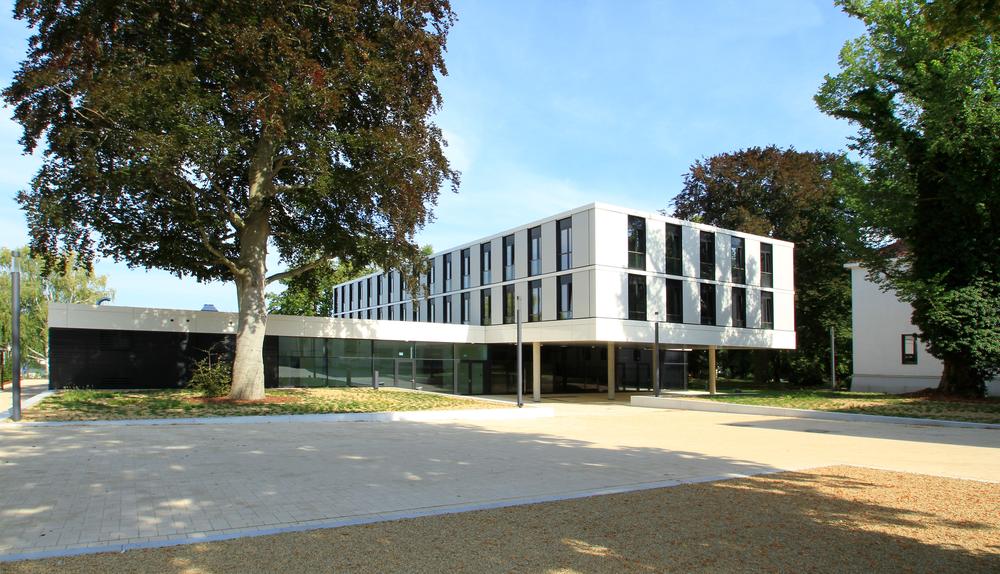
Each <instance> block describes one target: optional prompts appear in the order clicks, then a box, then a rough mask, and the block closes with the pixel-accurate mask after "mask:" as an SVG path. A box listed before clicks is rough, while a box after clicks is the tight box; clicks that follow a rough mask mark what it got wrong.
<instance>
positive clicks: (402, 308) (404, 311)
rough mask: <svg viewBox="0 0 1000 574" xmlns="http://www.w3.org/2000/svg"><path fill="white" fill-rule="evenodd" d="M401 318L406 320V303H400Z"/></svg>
mask: <svg viewBox="0 0 1000 574" xmlns="http://www.w3.org/2000/svg"><path fill="white" fill-rule="evenodd" d="M399 320H400V321H405V320H406V303H400V304H399Z"/></svg>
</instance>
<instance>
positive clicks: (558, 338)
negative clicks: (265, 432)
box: [49, 204, 795, 396]
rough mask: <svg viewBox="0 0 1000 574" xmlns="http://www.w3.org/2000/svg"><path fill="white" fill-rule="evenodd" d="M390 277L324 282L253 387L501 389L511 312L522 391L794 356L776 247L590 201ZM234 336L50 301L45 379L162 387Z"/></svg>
mask: <svg viewBox="0 0 1000 574" xmlns="http://www.w3.org/2000/svg"><path fill="white" fill-rule="evenodd" d="M405 283H406V282H405V281H404V279H403V277H402V276H401V275H400V273H398V272H396V271H388V272H379V273H373V274H371V275H368V276H365V277H361V278H359V279H356V280H353V281H350V282H348V283H344V284H342V285H338V286H337V287H336V288H335V290H334V309H335V314H334V317H330V318H320V317H286V316H271V317H270V318H269V319H268V325H267V337H266V339H265V345H264V362H265V373H266V379H267V382H266V384H267V385H268V386H272V387H273V386H347V385H353V386H357V385H364V386H367V385H370V384H371V383H372V380H373V379H374V378H376V376H377V377H378V379H379V382H380V383H381V384H385V385H394V386H399V387H405V388H417V389H424V390H434V391H441V392H450V393H459V394H502V393H513V392H516V380H517V368H516V356H517V353H516V345H515V342H516V337H517V331H516V314H515V312H516V307H517V306H516V302H517V301H520V306H519V309H520V314H521V320H522V322H523V325H522V332H523V344H524V347H523V356H524V365H523V369H524V370H523V372H522V375H523V380H524V382H525V391H526V392H528V393H534V394H535V396H538V395H539V394H540V393H546V392H554V393H559V392H567V393H572V392H585V391H601V392H604V391H606V392H608V393H609V394H613V393H614V392H615V391H616V390H645V389H650V388H652V387H653V380H652V373H653V372H658V373H659V377H660V384H661V386H663V387H667V388H669V387H684V386H685V385H686V381H687V355H688V351H690V350H692V349H709V350H714V349H717V348H744V349H750V348H770V349H792V348H795V318H794V284H793V245H792V244H790V243H788V242H784V241H780V240H777V239H771V238H766V237H760V236H755V235H750V234H746V233H739V232H735V231H729V230H724V229H719V228H716V227H712V226H708V225H702V224H698V223H692V222H686V221H681V220H677V219H674V218H670V217H665V216H662V215H659V214H654V213H642V212H638V211H635V210H629V209H625V208H620V207H614V206H610V205H605V204H590V205H586V206H583V207H580V208H577V209H573V210H570V211H566V212H564V213H561V214H558V215H555V216H553V217H549V218H546V219H543V220H539V221H535V222H532V223H529V224H526V225H523V226H519V227H516V228H514V229H510V230H507V231H505V232H503V233H497V234H494V235H490V236H486V237H483V238H481V239H478V240H476V241H473V242H470V243H467V244H464V245H459V246H457V247H455V248H453V249H449V250H446V251H442V252H439V253H435V254H434V255H433V256H432V257H431V258H430V261H429V265H428V268H427V272H426V273H425V274H424V275H423V276H422V277H421V283H422V289H421V291H420V292H419V293H417V294H416V296H414V294H412V293H409V292H407V290H406V287H405ZM235 325H236V317H235V314H231V313H217V312H214V313H213V312H201V311H180V310H170V309H144V308H130V307H114V306H101V307H94V306H89V305H60V304H53V305H52V306H51V307H50V315H49V326H50V349H51V365H52V368H51V377H50V380H51V381H52V384H53V386H55V387H65V386H79V387H115V386H117V387H133V388H134V387H137V386H138V387H147V388H148V387H176V386H179V385H181V384H183V383H184V382H185V381H186V379H187V378H188V377H189V376H190V375H189V373H190V367H191V365H192V364H193V362H194V361H195V360H196V359H198V358H200V357H201V356H204V353H205V351H206V349H209V348H211V347H213V346H218V345H220V344H221V345H225V344H230V345H231V343H232V337H233V334H234V333H235ZM657 326H658V329H657ZM657 331H658V338H657ZM655 340H658V341H659V343H660V347H659V349H660V352H659V355H658V357H657V358H655V359H654V357H653V343H654V341H655ZM654 360H656V361H658V365H659V368H658V369H653V368H652V366H653V363H654ZM150 373H155V377H152V378H151V375H150ZM376 373H377V374H376Z"/></svg>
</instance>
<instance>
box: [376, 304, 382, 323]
mask: <svg viewBox="0 0 1000 574" xmlns="http://www.w3.org/2000/svg"><path fill="white" fill-rule="evenodd" d="M375 318H376V319H378V320H379V321H381V320H382V308H381V307H378V308H376V309H375Z"/></svg>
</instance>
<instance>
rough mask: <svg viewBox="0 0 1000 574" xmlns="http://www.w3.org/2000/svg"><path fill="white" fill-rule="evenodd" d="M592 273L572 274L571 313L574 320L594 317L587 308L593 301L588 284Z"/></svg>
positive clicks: (579, 272) (575, 272) (576, 272)
mask: <svg viewBox="0 0 1000 574" xmlns="http://www.w3.org/2000/svg"><path fill="white" fill-rule="evenodd" d="M593 273H594V272H593V271H574V272H573V301H572V311H573V318H574V319H583V318H584V317H593V316H594V312H593V310H591V309H590V306H589V303H590V302H591V301H593V299H594V298H593V297H591V295H590V284H591V278H592V276H593ZM557 288H558V286H557Z"/></svg>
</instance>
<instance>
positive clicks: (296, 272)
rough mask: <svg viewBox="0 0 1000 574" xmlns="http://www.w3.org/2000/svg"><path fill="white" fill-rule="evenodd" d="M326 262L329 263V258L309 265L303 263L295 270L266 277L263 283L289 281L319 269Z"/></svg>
mask: <svg viewBox="0 0 1000 574" xmlns="http://www.w3.org/2000/svg"><path fill="white" fill-rule="evenodd" d="M328 261H330V258H329V257H320V258H318V259H315V260H313V261H310V262H309V263H305V264H303V265H300V266H298V267H296V268H295V269H289V270H287V271H282V272H281V273H275V274H274V275H271V276H270V277H268V278H267V279H265V280H264V283H265V284H270V283H273V282H275V281H282V280H284V279H291V278H293V277H298V276H299V275H302V274H303V273H305V272H306V271H311V270H313V269H315V268H317V267H319V266H320V265H322V264H324V263H326V262H328Z"/></svg>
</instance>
